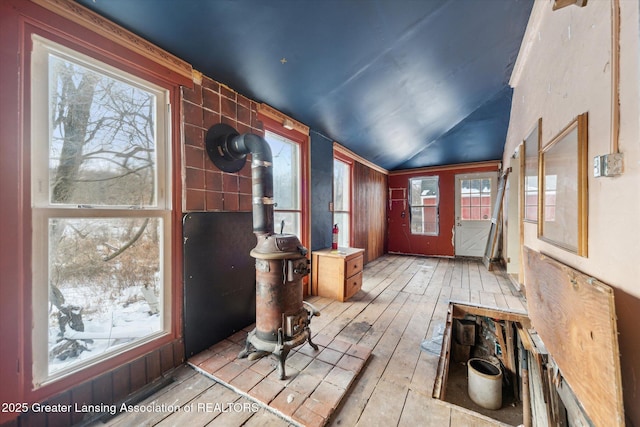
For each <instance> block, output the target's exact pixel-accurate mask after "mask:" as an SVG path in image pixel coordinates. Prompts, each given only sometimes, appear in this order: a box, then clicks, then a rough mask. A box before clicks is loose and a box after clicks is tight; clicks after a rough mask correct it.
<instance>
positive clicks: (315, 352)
mask: <svg viewBox="0 0 640 427" xmlns="http://www.w3.org/2000/svg"><path fill="white" fill-rule="evenodd" d="M314 344H315V343H314ZM323 348H324V346H323V345H320V344H318V349H317V350H315V349H314V348H313V347H311V346H310V345H309V343H306V344H305V345H303V346H302V347H298V348H297V352H298V353H302V354H306V355H307V356H310V357H316V356H317V355H318V353H320V352H321V351H322V349H323Z"/></svg>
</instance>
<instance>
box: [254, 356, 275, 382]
mask: <svg viewBox="0 0 640 427" xmlns="http://www.w3.org/2000/svg"><path fill="white" fill-rule="evenodd" d="M277 366H278V362H276V361H275V360H274V359H273V358H272V357H269V356H266V357H263V358H261V359H260V360H258V361H256V362H254V363H253V364H251V365H250V366H249V369H251V370H253V371H256V372H257V373H259V374H262V375H264V376H265V377H266V376H267V375H269V374H270V373H271V372H273V370H274V369H276V367H277Z"/></svg>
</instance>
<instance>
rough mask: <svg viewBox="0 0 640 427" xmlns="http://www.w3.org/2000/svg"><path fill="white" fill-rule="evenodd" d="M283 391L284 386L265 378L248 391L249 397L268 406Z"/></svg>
mask: <svg viewBox="0 0 640 427" xmlns="http://www.w3.org/2000/svg"><path fill="white" fill-rule="evenodd" d="M283 389H284V384H280V383H279V382H276V381H271V380H270V379H267V378H265V379H263V380H262V381H260V382H259V383H258V384H256V385H255V386H254V387H253V388H252V389H251V390H249V395H250V396H252V397H255V398H256V399H258V400H259V401H261V402H263V403H265V404H267V405H268V404H269V403H270V402H271V401H272V400H273V399H274V398H275V397H276V396H277V395H278V393H280V392H281V391H282V390H283Z"/></svg>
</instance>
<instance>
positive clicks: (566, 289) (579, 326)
mask: <svg viewBox="0 0 640 427" xmlns="http://www.w3.org/2000/svg"><path fill="white" fill-rule="evenodd" d="M524 253H525V286H526V289H527V305H528V312H529V318H530V319H531V323H532V325H533V327H534V328H535V329H536V331H537V332H538V334H539V336H540V338H541V339H542V341H543V342H544V345H545V347H546V348H547V350H548V352H549V354H551V355H552V357H553V359H554V360H555V362H556V363H557V365H558V367H559V369H560V372H561V374H562V376H563V378H564V380H565V381H566V382H567V384H568V385H569V386H570V387H571V389H572V390H573V391H574V393H575V396H576V398H577V399H578V400H579V401H580V403H581V404H582V406H583V408H584V410H585V412H586V414H587V416H589V417H590V418H591V420H592V422H593V423H594V425H597V426H607V425H615V426H623V425H624V423H625V419H624V407H623V400H622V380H621V371H620V354H619V348H618V330H617V325H616V315H615V305H614V299H613V289H612V288H611V287H609V286H607V285H605V284H604V283H602V282H600V281H598V280H597V279H595V278H593V277H590V276H587V275H586V274H583V273H581V272H579V271H577V270H574V269H573V268H571V267H569V266H567V265H564V264H562V263H560V262H558V261H556V260H554V259H552V258H550V257H548V256H546V255H543V254H541V253H539V252H536V251H534V250H532V249H530V248H528V247H525V248H524Z"/></svg>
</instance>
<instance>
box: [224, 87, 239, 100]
mask: <svg viewBox="0 0 640 427" xmlns="http://www.w3.org/2000/svg"><path fill="white" fill-rule="evenodd" d="M220 95H222V96H224V97H227V98H229V99H232V100H233V102H235V101H236V96H237V93H236V92H234V91H232V90H231V89H229V88H228V87H226V86H220Z"/></svg>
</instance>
